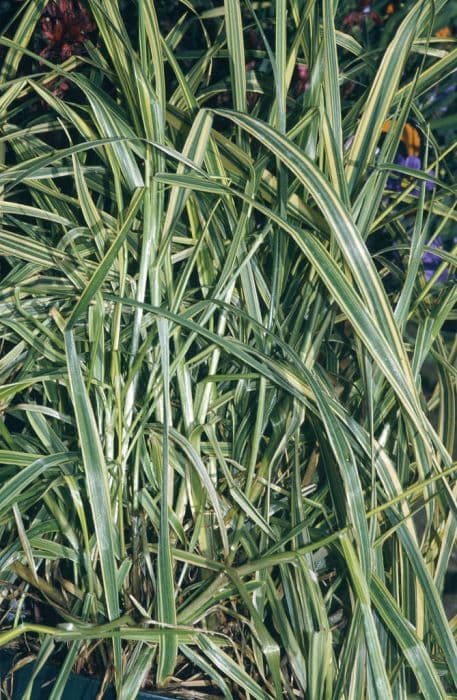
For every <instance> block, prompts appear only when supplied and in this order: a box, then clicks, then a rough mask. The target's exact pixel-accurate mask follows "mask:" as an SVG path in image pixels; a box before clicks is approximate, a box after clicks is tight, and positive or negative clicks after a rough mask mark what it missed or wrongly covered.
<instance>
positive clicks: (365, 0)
mask: <svg viewBox="0 0 457 700" xmlns="http://www.w3.org/2000/svg"><path fill="white" fill-rule="evenodd" d="M367 19H371V20H372V21H373V22H374V23H375V24H378V25H381V24H383V21H382V18H381V17H380V16H379V15H378V13H377V12H375V11H374V10H373V6H372V4H371V2H370V0H361V2H359V9H358V10H353V11H352V12H349V13H348V14H347V15H346V16H345V17H343V27H359V29H361V28H362V26H363V24H364V22H366V21H367Z"/></svg>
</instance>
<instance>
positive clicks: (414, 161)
mask: <svg viewBox="0 0 457 700" xmlns="http://www.w3.org/2000/svg"><path fill="white" fill-rule="evenodd" d="M394 162H395V163H396V164H397V165H400V166H401V167H403V168H411V170H422V162H421V159H420V158H419V156H414V155H410V156H406V157H405V156H402V155H400V154H399V153H397V155H396V156H395V160H394ZM429 175H431V176H432V177H434V176H435V171H434V170H429ZM410 184H411V182H410V178H408V177H407V176H406V175H405V176H403V177H402V176H401V175H395V176H394V175H391V176H390V177H389V179H388V180H387V187H388V188H389V189H391V190H394V192H401V191H402V190H404V189H406V187H408V186H409V185H410ZM425 187H426V189H427V190H429V191H431V190H433V189H434V187H435V183H434V182H431V181H430V180H426V182H425ZM411 194H413V195H416V196H417V195H418V194H419V190H417V189H414V190H413V191H412V193H411Z"/></svg>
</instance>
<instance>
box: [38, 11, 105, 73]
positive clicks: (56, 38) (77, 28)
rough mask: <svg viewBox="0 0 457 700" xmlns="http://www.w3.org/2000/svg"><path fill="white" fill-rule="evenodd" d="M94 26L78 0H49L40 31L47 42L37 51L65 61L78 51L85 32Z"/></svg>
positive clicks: (86, 33)
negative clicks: (50, 0)
mask: <svg viewBox="0 0 457 700" xmlns="http://www.w3.org/2000/svg"><path fill="white" fill-rule="evenodd" d="M95 29H96V27H95V24H94V22H93V20H92V18H91V16H90V14H89V12H88V10H87V9H86V8H85V7H84V5H83V4H82V3H81V2H80V1H79V0H77V1H75V0H54V1H53V2H50V3H48V5H47V6H46V9H45V10H44V12H43V16H42V18H41V32H42V35H43V38H44V39H46V41H47V42H48V43H47V45H46V46H45V48H44V49H43V50H42V51H41V53H40V55H41V56H43V57H44V58H47V59H51V60H59V59H60V60H61V61H65V59H67V58H69V57H70V56H72V55H73V54H78V53H81V51H82V47H83V44H84V42H85V40H86V39H87V36H88V34H90V33H91V32H93V31H94V30H95Z"/></svg>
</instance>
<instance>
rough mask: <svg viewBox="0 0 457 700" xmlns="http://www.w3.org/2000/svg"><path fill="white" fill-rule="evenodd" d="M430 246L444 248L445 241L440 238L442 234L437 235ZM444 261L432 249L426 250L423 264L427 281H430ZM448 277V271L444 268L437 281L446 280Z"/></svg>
mask: <svg viewBox="0 0 457 700" xmlns="http://www.w3.org/2000/svg"><path fill="white" fill-rule="evenodd" d="M428 247H429V248H442V247H443V241H442V239H441V238H440V236H437V237H436V238H435V240H433V241H431V242H430V243H429V244H428ZM441 263H442V259H441V258H440V256H439V255H435V253H432V252H431V251H430V250H426V251H425V253H424V254H423V255H422V264H423V266H424V275H425V279H426V280H427V282H429V281H430V280H431V279H432V277H433V275H434V274H435V272H436V271H437V269H438V268H439V266H440V265H441ZM447 278H448V271H447V270H444V271H443V272H442V273H441V275H440V276H439V277H438V279H437V280H436V281H437V282H445V281H446V280H447Z"/></svg>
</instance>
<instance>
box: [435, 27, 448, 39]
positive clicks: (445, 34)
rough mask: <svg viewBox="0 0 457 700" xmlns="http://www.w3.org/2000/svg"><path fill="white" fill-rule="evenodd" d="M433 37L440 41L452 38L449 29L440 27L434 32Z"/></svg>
mask: <svg viewBox="0 0 457 700" xmlns="http://www.w3.org/2000/svg"><path fill="white" fill-rule="evenodd" d="M435 36H437V37H439V38H440V39H449V38H450V37H451V36H452V29H451V28H450V27H442V28H441V29H438V31H437V32H435Z"/></svg>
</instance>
